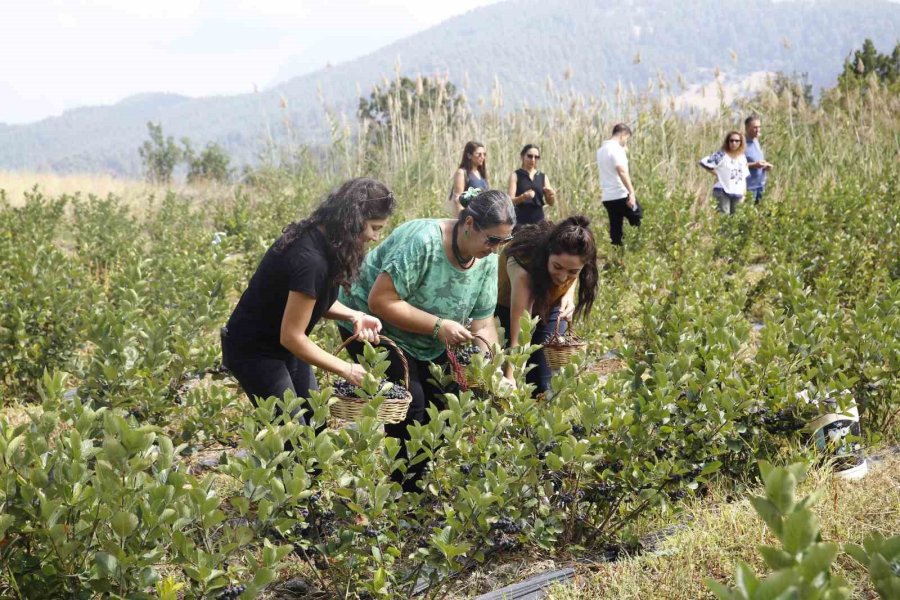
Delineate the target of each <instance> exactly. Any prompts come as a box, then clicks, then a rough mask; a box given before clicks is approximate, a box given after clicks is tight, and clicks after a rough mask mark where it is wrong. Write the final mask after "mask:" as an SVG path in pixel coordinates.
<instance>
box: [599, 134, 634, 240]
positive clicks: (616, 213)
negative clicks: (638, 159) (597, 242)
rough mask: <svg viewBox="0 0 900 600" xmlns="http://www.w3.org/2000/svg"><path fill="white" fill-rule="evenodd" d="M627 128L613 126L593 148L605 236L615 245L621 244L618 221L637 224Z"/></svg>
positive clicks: (629, 135)
mask: <svg viewBox="0 0 900 600" xmlns="http://www.w3.org/2000/svg"><path fill="white" fill-rule="evenodd" d="M630 137H631V129H630V128H629V127H628V125H626V124H625V123H616V124H615V126H613V130H612V137H611V138H609V139H608V140H606V141H605V142H603V145H602V146H600V149H599V150H597V167H598V168H599V169H600V188H601V191H602V194H603V195H602V199H603V206H604V208H606V212H607V213H608V214H609V239H610V241H611V242H612V243H613V245H615V246H621V245H622V222H623V220H624V219H628V223H629V225H632V226H634V227H639V226H640V224H641V217H640V213H639V212H638V211H637V208H638V203H637V198H636V197H635V195H634V186H633V185H632V183H631V176H630V175H629V173H628V154H627V151H626V149H627V147H628V138H630Z"/></svg>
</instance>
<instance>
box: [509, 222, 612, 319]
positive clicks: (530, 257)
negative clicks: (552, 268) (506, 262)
mask: <svg viewBox="0 0 900 600" xmlns="http://www.w3.org/2000/svg"><path fill="white" fill-rule="evenodd" d="M590 224H591V221H590V219H588V218H587V217H584V216H581V215H576V216H572V217H569V218H568V219H565V220H564V221H563V222H561V223H560V224H559V225H554V224H553V223H552V222H550V221H542V222H540V223H535V224H533V225H526V226H525V227H523V228H522V229H521V231H519V232H518V233H517V234H516V237H515V239H514V240H513V241H512V242H510V243H509V245H508V246H507V247H506V250H505V252H506V255H507V256H511V257H513V258H515V259H516V260H517V261H518V262H519V263H520V264H523V265H528V268H527V270H528V274H529V275H530V279H531V293H532V295H533V296H534V305H533V307H532V310H533V312H534V313H536V314H537V315H539V316H540V317H541V319H544V320H547V318H548V315H549V313H550V308H551V307H550V306H549V305H548V301H549V300H550V289H551V288H552V287H553V280H552V279H551V278H550V272H549V271H548V270H547V262H548V260H549V259H550V256H551V255H552V254H571V255H573V256H579V257H581V259H582V260H584V268H582V269H581V273H579V275H578V301H577V302H576V304H575V315H574V317H575V318H579V317H581V316H583V315H585V314H587V313H589V312H590V311H591V307H592V306H593V305H594V299H595V298H596V296H597V281H598V274H597V244H596V242H595V241H594V234H593V233H592V232H591V230H590Z"/></svg>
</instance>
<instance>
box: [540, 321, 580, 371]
mask: <svg viewBox="0 0 900 600" xmlns="http://www.w3.org/2000/svg"><path fill="white" fill-rule="evenodd" d="M559 321H560V320H559V319H557V321H556V331H555V332H554V333H553V335H551V336H550V337H549V338H548V339H547V341H546V342H544V344H543V345H544V357H545V358H546V359H547V364H548V365H549V366H550V368H551V369H561V368H562V367H564V366H566V365H567V364H569V361H570V360H572V357H573V356H575V355H576V354H577V353H578V352H581V351H582V350H583V349H584V347H585V346H587V342H585V341H584V340H582V339H581V338H579V337H578V336H576V335H575V334H573V333H570V332H571V329H569V331H567V332H566V335H565V337H560V335H559ZM563 340H565V341H563Z"/></svg>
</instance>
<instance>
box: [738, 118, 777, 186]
mask: <svg viewBox="0 0 900 600" xmlns="http://www.w3.org/2000/svg"><path fill="white" fill-rule="evenodd" d="M760 131H762V124H761V122H760V119H759V117H758V116H757V115H750V116H749V117H747V118H746V119H744V140H745V141H746V144H745V148H744V155H745V156H746V157H747V167H748V168H749V169H750V175H748V176H747V191H748V192H750V195H751V196H752V197H753V202H754V204H759V203H760V201H761V200H762V198H763V194H764V193H765V191H766V175H767V174H768V171H769V169H771V168H772V163H770V162H768V161H767V160H766V154H765V152H763V149H762V146H761V145H760V143H759V133H760Z"/></svg>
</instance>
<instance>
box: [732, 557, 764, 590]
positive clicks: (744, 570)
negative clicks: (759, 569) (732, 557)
mask: <svg viewBox="0 0 900 600" xmlns="http://www.w3.org/2000/svg"><path fill="white" fill-rule="evenodd" d="M734 579H735V583H736V584H737V589H738V590H740V592H741V593H742V594H743V595H744V597H746V598H750V597H752V596H753V592H755V591H756V588H757V587H759V579H758V578H757V577H756V574H754V573H753V569H751V568H750V565H748V564H747V563H745V562H744V561H739V562H738V565H737V567H736V568H735V570H734Z"/></svg>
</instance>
